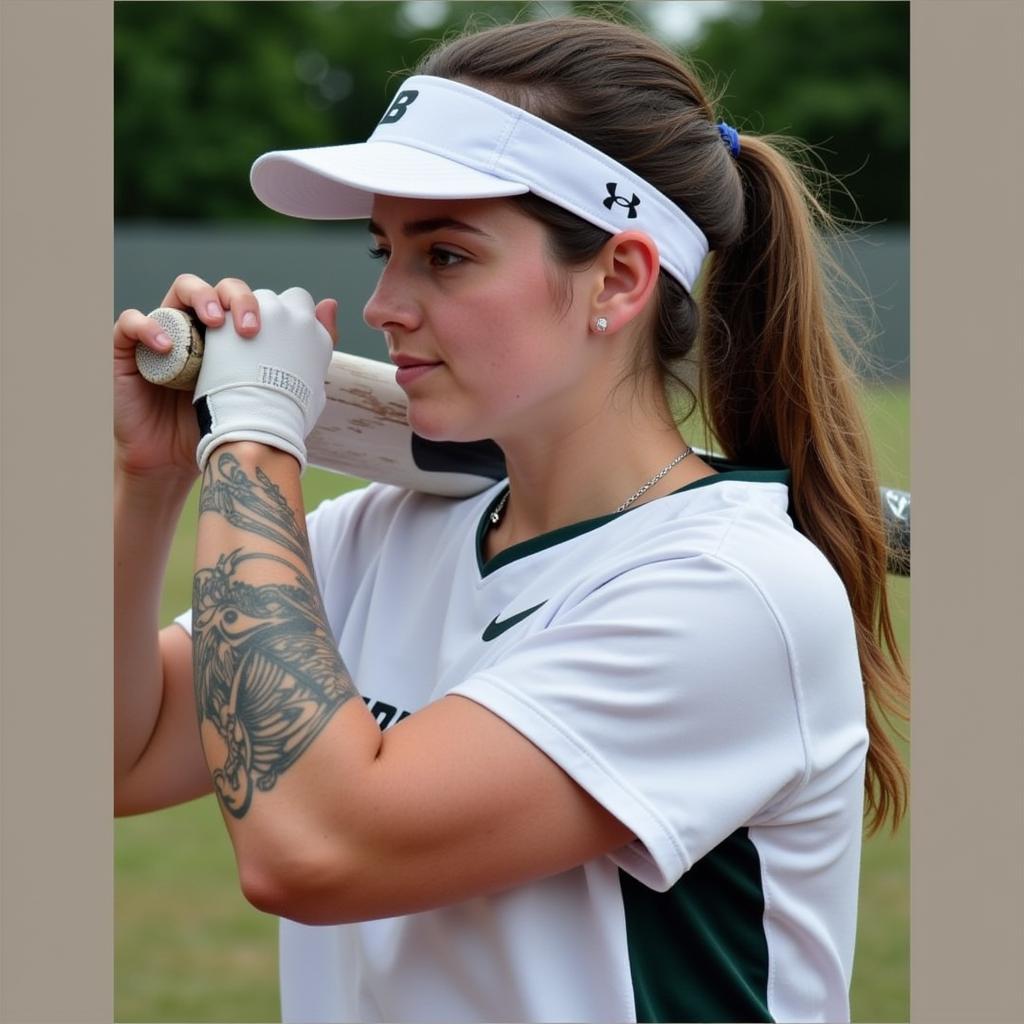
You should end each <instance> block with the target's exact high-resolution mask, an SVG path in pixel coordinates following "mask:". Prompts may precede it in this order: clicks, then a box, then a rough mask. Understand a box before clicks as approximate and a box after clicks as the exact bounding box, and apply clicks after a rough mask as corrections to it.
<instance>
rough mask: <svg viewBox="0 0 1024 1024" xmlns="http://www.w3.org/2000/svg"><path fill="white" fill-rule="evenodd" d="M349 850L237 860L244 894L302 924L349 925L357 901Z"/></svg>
mask: <svg viewBox="0 0 1024 1024" xmlns="http://www.w3.org/2000/svg"><path fill="white" fill-rule="evenodd" d="M348 865H349V860H348V858H347V857H346V856H345V855H344V853H342V852H340V851H338V850H333V851H332V852H331V853H330V854H329V855H318V856H314V855H311V854H298V853H293V854H291V855H288V856H277V857H275V858H274V859H273V861H268V860H267V859H266V858H258V857H256V858H242V857H239V860H238V875H239V884H240V886H241V889H242V895H243V896H244V897H245V899H246V900H247V901H248V902H249V903H250V904H251V905H252V906H253V907H255V908H256V909H257V910H259V911H262V912H263V913H265V914H273V915H274V916H275V917H284V918H287V919H288V920H290V921H297V922H298V923H299V924H309V925H327V924H346V923H348V922H349V921H351V920H354V918H353V917H352V916H351V910H352V906H353V904H354V899H353V891H354V882H353V872H352V871H351V870H350V868H349V866H348Z"/></svg>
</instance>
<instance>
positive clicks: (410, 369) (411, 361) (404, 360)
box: [391, 355, 443, 387]
mask: <svg viewBox="0 0 1024 1024" xmlns="http://www.w3.org/2000/svg"><path fill="white" fill-rule="evenodd" d="M391 361H392V362H393V363H394V364H395V366H397V367H398V369H397V371H396V372H395V383H396V384H398V386H399V387H405V385H407V384H411V383H412V382H413V381H414V380H419V378H420V377H423V376H425V375H426V374H428V373H430V371H431V370H436V369H437V368H438V367H439V366H441V365H443V364H441V363H439V362H433V361H431V360H427V359H419V358H417V357H416V356H408V355H393V356H392V357H391Z"/></svg>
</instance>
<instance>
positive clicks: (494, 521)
mask: <svg viewBox="0 0 1024 1024" xmlns="http://www.w3.org/2000/svg"><path fill="white" fill-rule="evenodd" d="M692 454H693V449H692V448H687V449H686V450H685V451H682V452H680V453H679V454H678V455H677V456H676V457H675V458H674V459H673V460H672V461H671V462H670V463H669V464H668V465H667V466H665V468H664V469H659V470H658V472H657V473H655V474H654V476H652V477H651V479H650V480H648V481H647V483H645V484H644V485H643V486H642V487H640V489H639V490H638V491H636V493H635V494H633V496H632V497H630V498H627V499H626V500H625V501H624V502H623V503H622V504H621V505H620V506H619V507H618V508H617V509H616V510H615V512H614V513H613V515H618V514H619V513H620V512H625V511H626V509H627V508H629V506H630V505H632V504H633V502H634V501H636V499H637V498H639V497H640V496H641V495H643V494H645V493H646V492H647V491H649V490H650V489H651V488H652V487H653V486H654V485H655V484H656V483H657V482H658V481H659V480H660V479H661V478H662V477H663V476H665V474H666V473H668V472H669V471H670V470H672V469H674V468H675V467H676V466H678V465H679V463H680V462H682V461H683V459H685V458H686V456H687V455H692ZM509 493H510V492H509V491H505V493H504V495H503V496H502V499H501V501H499V502H498V505H497V507H496V508H495V509H494V511H493V512H492V513H491V526H497V525H498V523H500V522H501V514H502V512H504V511H505V506H506V505H507V504H508V496H509Z"/></svg>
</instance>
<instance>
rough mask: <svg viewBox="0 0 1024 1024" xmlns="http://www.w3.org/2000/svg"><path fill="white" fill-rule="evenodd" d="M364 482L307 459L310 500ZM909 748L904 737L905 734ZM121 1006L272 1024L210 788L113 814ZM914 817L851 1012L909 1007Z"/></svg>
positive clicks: (879, 909)
mask: <svg viewBox="0 0 1024 1024" xmlns="http://www.w3.org/2000/svg"><path fill="white" fill-rule="evenodd" d="M866 414H867V416H868V420H869V423H870V426H871V430H872V436H873V438H874V443H875V450H876V453H877V457H878V462H879V475H880V478H881V480H882V482H884V483H887V484H891V485H893V486H898V487H904V488H908V489H909V484H910V473H909V465H910V458H909V393H908V391H907V390H906V389H905V388H893V389H888V390H877V391H874V392H872V393H871V394H870V395H869V396H868V399H867V403H866ZM359 485H360V481H356V480H351V479H348V478H343V477H339V476H336V475H333V474H330V473H324V472H322V471H317V470H309V471H308V472H307V473H306V474H305V476H304V477H303V492H304V494H305V498H306V505H307V507H308V508H312V507H314V506H315V505H316V504H318V503H319V501H320V500H322V499H323V498H324V497H327V496H329V495H332V494H337V493H340V492H341V491H343V490H348V489H351V488H352V487H355V486H359ZM195 499H196V495H195V494H193V496H192V498H191V499H190V503H189V506H188V508H187V509H186V511H185V514H184V516H183V518H182V526H181V529H180V530H179V532H178V535H177V537H176V538H175V542H174V548H173V551H172V556H171V563H170V566H169V569H168V576H167V581H166V586H165V590H164V601H163V605H162V621H163V622H165V623H166V622H169V621H170V620H171V619H172V618H173V616H174V615H175V614H176V613H178V612H180V611H182V610H184V609H185V608H186V607H187V606H188V603H189V599H190V594H191V576H192V564H191V563H192V550H193V546H194V523H195ZM890 598H891V601H892V603H893V614H894V619H895V625H896V632H897V637H898V638H899V643H900V646H901V650H902V651H903V653H904V655H905V656H906V657H907V658H909V655H910V637H909V612H910V588H909V582H908V581H907V580H899V579H893V578H890ZM901 747H903V749H904V750H906V745H905V744H901ZM115 854H116V865H115V866H116V883H115V895H116V910H115V927H116V931H115V1008H114V1016H115V1019H116V1020H118V1021H123V1022H130V1021H233V1022H237V1024H242V1022H247V1021H273V1020H277V1019H278V1017H279V1010H278V1002H277V954H276V934H277V927H276V921H275V920H274V919H273V918H270V917H267V916H266V915H264V914H260V913H259V912H258V911H256V910H254V909H253V908H252V907H250V906H249V904H248V903H246V902H245V900H244V899H243V897H242V896H241V894H240V892H239V889H238V884H237V877H236V874H235V863H234V856H233V854H232V851H231V845H230V843H229V842H228V839H227V836H226V833H225V831H224V826H223V824H222V822H221V817H220V812H219V811H218V809H217V806H216V804H215V803H214V801H213V800H212V799H204V800H197V801H195V802H193V803H191V804H186V805H184V806H182V807H176V808H173V809H171V810H167V811H161V812H160V813H158V814H151V815H144V816H141V817H138V818H125V819H121V820H119V821H117V822H116V823H115ZM908 960H909V826H908V823H904V825H903V826H902V827H901V828H900V830H899V832H898V833H897V835H896V836H895V837H890V835H889V833H888V832H883V833H882V834H880V835H879V836H876V837H874V838H872V839H869V840H867V841H866V842H865V844H864V853H863V867H862V873H861V898H860V913H859V925H858V941H857V958H856V963H855V967H854V980H853V990H852V993H851V999H852V1008H853V1019H854V1020H855V1021H890V1022H891V1021H906V1020H907V1019H908V1018H909V997H908V983H909V978H908Z"/></svg>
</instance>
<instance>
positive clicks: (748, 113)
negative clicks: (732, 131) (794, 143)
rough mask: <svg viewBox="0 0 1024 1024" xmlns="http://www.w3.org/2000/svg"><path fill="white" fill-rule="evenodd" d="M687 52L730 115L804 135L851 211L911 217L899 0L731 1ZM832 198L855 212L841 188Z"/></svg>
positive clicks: (866, 216) (903, 10) (742, 125)
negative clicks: (727, 12) (726, 13)
mask: <svg viewBox="0 0 1024 1024" xmlns="http://www.w3.org/2000/svg"><path fill="white" fill-rule="evenodd" d="M688 56H690V57H691V58H694V59H696V60H698V61H700V62H701V64H703V65H706V68H704V69H702V70H705V71H707V72H709V75H708V77H709V79H710V80H711V81H714V80H717V82H718V88H717V89H715V90H714V91H715V94H716V95H721V100H720V106H719V109H720V113H721V116H724V117H725V119H726V120H727V121H729V123H730V124H733V125H734V126H735V127H737V128H739V129H740V130H741V131H742V130H744V129H749V130H750V131H752V132H755V133H766V132H779V133H782V134H792V135H795V136H797V137H799V138H800V139H802V140H803V141H805V142H807V143H810V144H811V145H812V146H814V147H815V148H816V149H817V151H818V154H819V157H820V158H821V160H822V162H823V163H824V164H825V165H826V167H827V168H828V170H829V171H830V173H832V174H834V175H836V176H838V177H840V178H841V179H842V180H843V182H844V184H845V186H846V188H847V189H849V191H850V192H851V193H852V194H853V196H854V197H855V199H856V202H857V206H858V208H859V214H860V219H863V220H866V221H869V222H876V221H887V222H896V221H908V220H909V219H910V174H909V164H910V95H909V94H910V5H909V4H908V3H873V2H868V3H860V2H857V3H819V2H811V3H807V2H800V3H795V2H784V3H779V2H773V3H765V4H737V5H736V7H735V10H734V14H733V16H732V17H725V18H722V19H719V20H716V21H713V22H710V23H709V24H708V25H707V27H706V31H705V32H704V35H703V37H702V38H701V39H700V40H699V41H698V42H697V43H696V44H695V45H694V46H693V47H691V48H690V50H689V51H688ZM831 199H832V208H833V210H834V212H836V213H838V214H840V215H841V216H844V217H850V216H854V215H855V214H856V212H857V211H856V210H855V209H854V207H853V205H852V204H851V203H850V201H849V199H848V198H847V197H846V196H845V195H843V194H842V193H841V192H835V193H833V195H832V197H831Z"/></svg>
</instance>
